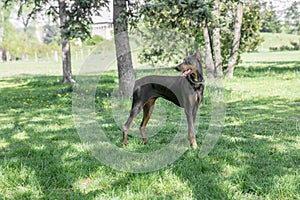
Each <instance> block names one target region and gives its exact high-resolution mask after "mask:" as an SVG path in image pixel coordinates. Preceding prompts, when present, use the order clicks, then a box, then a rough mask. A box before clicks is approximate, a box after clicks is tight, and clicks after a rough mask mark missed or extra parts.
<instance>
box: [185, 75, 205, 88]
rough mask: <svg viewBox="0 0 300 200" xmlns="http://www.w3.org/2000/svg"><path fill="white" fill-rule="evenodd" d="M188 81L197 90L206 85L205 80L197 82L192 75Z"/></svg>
mask: <svg viewBox="0 0 300 200" xmlns="http://www.w3.org/2000/svg"><path fill="white" fill-rule="evenodd" d="M187 79H188V81H189V82H190V83H191V84H192V85H193V86H194V87H195V88H199V87H200V86H201V85H204V80H202V81H199V80H195V79H193V78H192V77H191V75H188V76H187Z"/></svg>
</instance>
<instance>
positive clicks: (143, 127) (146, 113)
mask: <svg viewBox="0 0 300 200" xmlns="http://www.w3.org/2000/svg"><path fill="white" fill-rule="evenodd" d="M155 101H156V97H155V98H152V99H149V100H148V101H147V103H146V104H145V105H144V107H143V112H144V115H143V120H142V123H141V126H140V131H141V135H142V139H143V141H144V144H147V143H148V141H147V138H146V135H145V130H146V126H147V123H148V121H149V119H150V116H151V114H152V112H153V109H154V104H155Z"/></svg>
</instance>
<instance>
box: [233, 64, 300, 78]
mask: <svg viewBox="0 0 300 200" xmlns="http://www.w3.org/2000/svg"><path fill="white" fill-rule="evenodd" d="M299 72H300V61H299V62H289V61H279V62H258V63H256V64H255V66H243V65H241V66H238V67H236V68H235V72H234V73H235V76H236V77H262V76H274V75H283V74H286V73H299Z"/></svg>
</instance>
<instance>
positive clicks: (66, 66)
mask: <svg viewBox="0 0 300 200" xmlns="http://www.w3.org/2000/svg"><path fill="white" fill-rule="evenodd" d="M59 19H60V31H61V45H62V67H63V78H64V83H67V82H71V83H74V82H75V80H74V79H73V78H72V68H71V47H70V40H69V38H68V37H67V35H66V28H65V23H66V20H67V13H66V2H65V0H59Z"/></svg>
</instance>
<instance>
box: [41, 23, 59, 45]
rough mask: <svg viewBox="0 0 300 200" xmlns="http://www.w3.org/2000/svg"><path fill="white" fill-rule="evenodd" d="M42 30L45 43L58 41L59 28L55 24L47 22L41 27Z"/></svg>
mask: <svg viewBox="0 0 300 200" xmlns="http://www.w3.org/2000/svg"><path fill="white" fill-rule="evenodd" d="M43 32H44V36H43V42H44V43H45V44H51V43H57V44H59V43H60V34H59V28H58V27H57V26H55V25H49V24H47V25H45V26H44V27H43Z"/></svg>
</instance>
